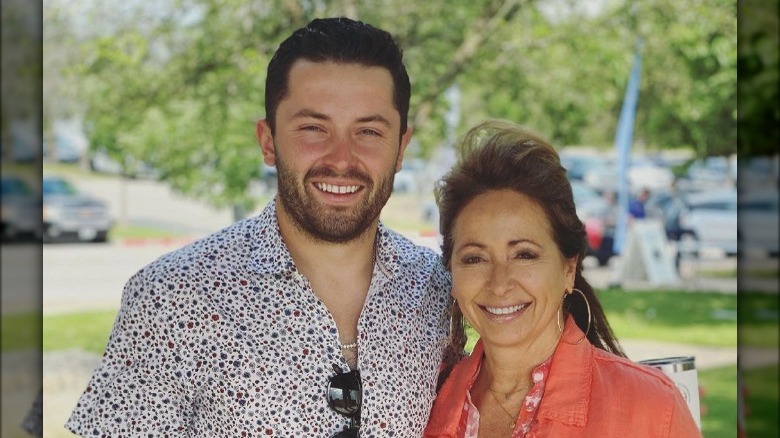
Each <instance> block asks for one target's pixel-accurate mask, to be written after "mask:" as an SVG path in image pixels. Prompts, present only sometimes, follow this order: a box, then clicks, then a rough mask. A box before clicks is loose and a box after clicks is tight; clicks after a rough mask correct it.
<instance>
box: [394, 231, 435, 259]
mask: <svg viewBox="0 0 780 438" xmlns="http://www.w3.org/2000/svg"><path fill="white" fill-rule="evenodd" d="M384 231H385V233H386V235H387V238H388V240H389V241H390V242H391V243H392V245H391V248H392V249H393V251H394V252H395V254H394V256H397V260H398V261H399V262H400V263H401V264H402V265H404V266H417V265H420V264H421V263H422V264H425V265H429V264H431V263H437V264H440V260H441V257H440V255H439V253H438V252H436V251H435V250H434V249H433V248H430V247H428V246H424V245H421V244H419V243H415V242H413V241H412V240H411V239H410V238H409V237H407V236H404V235H403V234H401V233H399V232H397V231H394V230H391V229H389V228H385V229H384Z"/></svg>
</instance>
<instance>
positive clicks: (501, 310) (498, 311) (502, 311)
mask: <svg viewBox="0 0 780 438" xmlns="http://www.w3.org/2000/svg"><path fill="white" fill-rule="evenodd" d="M525 306H527V304H518V305H516V306H511V307H485V310H487V311H488V312H490V313H492V314H493V315H509V314H510V313H515V312H517V311H518V310H520V309H523V308H525Z"/></svg>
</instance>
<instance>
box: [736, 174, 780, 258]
mask: <svg viewBox="0 0 780 438" xmlns="http://www.w3.org/2000/svg"><path fill="white" fill-rule="evenodd" d="M777 196H778V191H777V187H776V186H775V187H770V188H764V189H755V190H747V191H745V192H742V193H740V195H739V239H740V252H741V253H743V254H746V255H750V256H753V255H756V256H762V257H763V256H767V255H768V256H774V257H777V255H778V246H780V244H779V243H778V241H779V240H780V235H779V233H778V228H780V220H778V197H777Z"/></svg>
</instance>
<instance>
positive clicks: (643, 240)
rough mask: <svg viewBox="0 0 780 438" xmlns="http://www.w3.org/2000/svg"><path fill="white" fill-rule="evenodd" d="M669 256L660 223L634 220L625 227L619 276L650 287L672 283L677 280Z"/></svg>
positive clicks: (669, 250)
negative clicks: (624, 242) (643, 281)
mask: <svg viewBox="0 0 780 438" xmlns="http://www.w3.org/2000/svg"><path fill="white" fill-rule="evenodd" d="M673 253H674V250H673V248H672V246H671V245H670V244H669V240H668V239H667V238H666V233H665V232H664V228H663V224H662V223H661V221H659V220H655V219H635V220H633V221H632V222H631V224H630V225H629V230H628V239H627V243H626V246H625V248H624V249H623V262H622V268H621V275H620V277H621V279H622V280H647V281H649V282H650V283H651V284H653V285H660V284H675V283H677V282H678V281H679V277H678V276H677V268H676V267H675V264H674V257H673Z"/></svg>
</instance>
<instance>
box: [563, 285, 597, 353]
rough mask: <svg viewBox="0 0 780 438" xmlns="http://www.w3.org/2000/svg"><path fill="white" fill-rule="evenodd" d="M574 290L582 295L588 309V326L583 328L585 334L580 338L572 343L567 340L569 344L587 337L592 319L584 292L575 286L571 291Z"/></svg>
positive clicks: (580, 341)
mask: <svg viewBox="0 0 780 438" xmlns="http://www.w3.org/2000/svg"><path fill="white" fill-rule="evenodd" d="M574 291H577V292H579V294H580V295H582V299H583V300H585V307H587V309H588V327H587V328H586V329H585V335H584V336H583V337H582V338H580V340H579V341H577V342H573V343H572V342H567V344H570V345H577V344H580V343H582V341H584V340H585V339H586V338H587V337H588V333H589V332H590V324H591V320H592V319H593V317H592V315H591V313H590V303H589V302H588V297H586V296H585V293H583V292H582V291H581V290H579V289H577V288H574V289H572V290H571V293H574ZM564 296H565V295H564Z"/></svg>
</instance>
